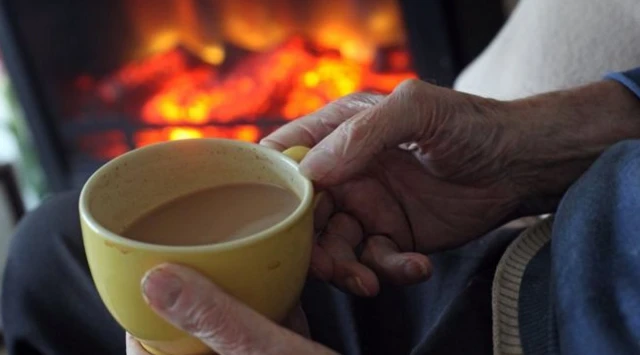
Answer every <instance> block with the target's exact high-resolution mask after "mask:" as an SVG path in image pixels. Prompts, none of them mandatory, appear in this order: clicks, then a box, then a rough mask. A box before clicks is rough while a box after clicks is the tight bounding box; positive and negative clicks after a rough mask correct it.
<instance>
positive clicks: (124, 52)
mask: <svg viewBox="0 0 640 355" xmlns="http://www.w3.org/2000/svg"><path fill="white" fill-rule="evenodd" d="M516 2H517V1H515V0H511V1H509V0H487V1H483V2H478V1H474V0H304V1H303V0H94V1H81V0H66V1H62V2H50V1H48V0H3V1H0V53H1V60H0V62H1V68H2V69H1V70H0V275H1V272H2V269H3V265H4V262H5V260H6V255H7V248H8V245H9V241H10V236H11V235H12V232H13V229H14V228H15V226H16V224H17V222H18V221H19V219H20V218H21V216H22V215H23V214H24V212H25V211H28V210H30V209H32V208H34V207H36V206H38V204H39V203H40V202H41V201H42V200H43V199H46V198H47V196H48V195H50V194H52V193H55V192H59V191H63V190H68V189H77V188H79V187H81V186H82V184H83V183H84V181H85V180H86V179H87V178H88V176H89V175H91V173H92V172H93V171H95V169H97V168H98V167H99V166H101V165H102V164H104V163H105V162H107V161H108V160H110V159H112V158H114V157H116V156H118V155H120V154H123V153H125V152H127V151H129V150H131V149H134V148H137V147H142V146H144V145H147V144H151V143H155V142H159V141H165V140H175V139H185V138H199V137H224V138H231V139H240V140H246V141H254V142H255V141H258V140H259V139H260V138H261V137H263V136H264V135H266V134H268V133H270V132H272V131H273V130H274V129H276V128H278V127H279V126H281V125H282V124H284V123H286V122H287V121H290V120H293V119H296V118H297V117H300V116H301V115H304V114H307V113H310V112H312V111H314V110H316V109H318V108H320V107H321V106H323V105H325V104H326V103H328V102H330V101H332V100H335V99H336V98H338V97H341V96H344V95H347V94H349V93H352V92H357V91H363V90H367V91H377V92H381V93H388V92H390V91H391V90H392V89H393V88H394V87H395V85H397V84H398V83H399V82H401V81H402V80H405V79H407V78H415V77H419V78H422V79H424V80H427V81H430V82H434V83H437V84H439V85H443V86H452V85H453V82H454V79H455V78H456V76H457V75H458V74H459V73H460V71H461V70H462V69H463V68H464V67H465V66H466V65H467V64H468V63H469V62H470V61H471V60H472V59H473V58H475V57H476V56H477V55H478V54H479V53H480V52H481V51H482V50H483V49H484V48H485V46H486V45H487V44H488V43H489V42H490V41H491V39H492V38H493V37H494V35H495V34H496V33H497V32H498V30H499V29H500V28H501V26H502V25H503V24H504V22H505V20H506V18H507V16H508V14H509V13H510V11H511V9H512V8H513V7H514V6H515V4H516ZM0 281H1V279H0ZM0 299H1V294H0ZM0 333H1V315H0Z"/></svg>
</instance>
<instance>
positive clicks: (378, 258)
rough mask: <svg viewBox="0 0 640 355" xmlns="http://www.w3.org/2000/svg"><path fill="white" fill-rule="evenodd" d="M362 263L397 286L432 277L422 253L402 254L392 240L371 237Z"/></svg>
mask: <svg viewBox="0 0 640 355" xmlns="http://www.w3.org/2000/svg"><path fill="white" fill-rule="evenodd" d="M360 261H362V263H363V264H365V265H367V266H368V267H370V268H371V269H372V270H373V271H375V272H376V274H378V275H379V276H381V277H382V278H383V279H385V280H388V281H390V282H392V283H395V284H404V285H406V284H413V283H417V282H420V281H424V280H426V279H428V278H429V277H430V276H431V273H432V266H431V263H430V262H429V259H428V258H427V257H426V256H425V255H423V254H420V253H402V252H400V249H399V248H398V246H397V245H396V243H394V242H393V241H392V240H391V239H389V238H387V237H384V236H381V235H378V236H373V237H369V238H368V239H367V244H366V245H365V248H364V250H363V252H362V256H361V257H360Z"/></svg>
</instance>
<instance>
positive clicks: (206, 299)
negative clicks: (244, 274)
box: [142, 264, 331, 355]
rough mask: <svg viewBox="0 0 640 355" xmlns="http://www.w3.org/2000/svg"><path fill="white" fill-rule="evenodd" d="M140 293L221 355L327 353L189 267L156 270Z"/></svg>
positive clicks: (144, 282)
mask: <svg viewBox="0 0 640 355" xmlns="http://www.w3.org/2000/svg"><path fill="white" fill-rule="evenodd" d="M142 290H143V294H144V296H145V299H146V300H147V303H148V304H149V305H150V306H151V308H152V309H153V310H154V311H155V312H156V313H158V314H159V315H160V316H162V317H163V318H164V319H166V320H167V321H169V322H170V323H172V324H173V325H175V326H176V327H178V328H180V329H182V330H184V331H186V332H187V333H189V334H191V335H193V336H195V337H197V338H199V339H200V340H201V341H202V342H203V343H205V344H206V345H207V346H209V347H210V348H211V349H212V350H214V351H216V352H217V353H219V354H220V355H245V354H266V355H271V354H274V355H275V354H329V353H331V352H330V351H329V350H327V349H326V348H323V347H322V346H320V345H319V344H316V343H313V342H311V341H308V340H306V339H304V338H302V337H301V336H299V335H297V334H295V333H293V332H291V331H289V330H287V329H285V328H282V327H280V326H278V325H276V324H275V323H273V322H271V321H269V320H268V319H266V318H265V317H264V316H262V315H260V314H258V313H256V312H255V311H253V310H252V309H250V308H248V307H247V306H245V305H243V304H241V303H240V302H238V301H236V300H235V299H233V298H232V297H230V296H229V295H227V294H226V293H225V292H223V291H222V290H221V289H220V288H219V287H217V286H215V285H214V284H213V283H211V282H210V281H209V280H207V279H206V278H204V277H203V276H202V275H200V274H198V273H197V272H195V271H193V270H191V269H189V268H186V267H183V266H179V265H171V264H164V265H161V266H158V267H156V268H154V269H152V270H151V271H149V272H148V273H147V274H146V275H145V277H144V279H143V281H142Z"/></svg>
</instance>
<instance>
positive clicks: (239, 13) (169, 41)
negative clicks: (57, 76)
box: [75, 0, 415, 159]
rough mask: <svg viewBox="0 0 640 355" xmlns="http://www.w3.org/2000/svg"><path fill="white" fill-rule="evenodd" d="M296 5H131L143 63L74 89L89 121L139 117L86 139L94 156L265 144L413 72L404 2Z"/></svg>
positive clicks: (317, 0) (256, 1) (141, 1)
mask: <svg viewBox="0 0 640 355" xmlns="http://www.w3.org/2000/svg"><path fill="white" fill-rule="evenodd" d="M287 1H288V0H287ZM287 1H285V2H281V1H275V0H274V1H270V0H251V1H220V2H195V1H181V0H174V1H169V2H166V3H165V2H163V4H164V5H163V6H149V2H147V1H145V0H130V1H128V2H127V11H129V12H130V15H131V16H130V20H131V25H132V28H135V37H136V38H139V39H140V45H139V46H138V47H137V48H136V50H135V52H132V53H130V54H131V55H132V56H135V57H137V58H142V59H141V60H138V61H133V62H129V63H127V64H126V65H124V66H122V67H121V68H119V69H118V70H116V71H115V72H113V73H111V74H110V75H107V76H104V77H101V78H96V77H94V76H91V75H81V76H79V77H78V78H76V81H75V86H76V88H77V90H78V92H79V93H81V94H82V95H83V97H86V98H87V100H86V103H85V106H82V107H81V108H80V110H83V109H84V108H85V107H86V110H87V111H86V114H87V115H88V116H91V114H92V113H93V112H95V111H98V113H102V111H105V112H108V113H110V114H113V115H112V116H110V117H120V116H121V115H123V114H124V115H125V117H127V116H128V117H136V118H137V119H136V120H135V121H134V122H131V126H132V127H133V128H134V129H133V130H131V131H127V132H128V133H127V135H125V134H124V133H122V132H119V133H114V132H102V135H104V137H102V136H100V134H98V136H100V137H98V136H96V137H93V138H91V139H85V140H83V142H82V144H84V145H85V146H88V147H89V146H90V148H91V149H93V150H94V151H95V150H100V146H106V145H109V147H105V148H104V149H102V150H100V152H98V153H96V154H94V155H95V156H97V157H100V158H104V159H106V158H112V157H114V156H116V155H118V154H121V153H123V152H124V151H126V150H127V149H128V145H129V144H132V143H133V145H135V146H136V147H140V146H144V145H147V144H151V143H155V142H159V141H166V140H178V139H189V138H205V137H223V138H230V139H238V140H244V141H251V142H256V141H258V140H259V139H260V138H261V137H263V136H264V135H266V134H268V133H269V132H270V131H272V130H273V129H275V128H276V127H277V126H278V125H280V124H282V123H283V122H284V121H288V120H293V119H295V118H297V117H300V116H303V115H306V114H309V113H311V112H313V111H315V110H317V109H319V108H320V107H322V106H324V105H326V104H327V103H329V102H331V101H333V100H336V99H338V98H340V97H342V96H344V95H348V94H350V93H353V92H357V91H367V90H370V91H377V92H381V93H389V92H391V91H392V90H393V89H394V88H395V86H397V85H398V84H399V83H400V82H401V81H403V80H405V79H409V78H414V77H415V74H414V73H413V71H412V70H411V58H410V56H409V54H408V52H407V51H406V50H405V48H404V46H403V44H404V42H405V38H404V34H403V31H402V28H403V26H402V18H401V15H400V10H399V8H398V3H397V1H395V0H371V1H367V2H366V6H364V3H360V2H350V1H346V2H345V1H342V0H309V1H307V2H305V6H303V7H300V6H288V5H286V4H288V2H287ZM275 8H278V11H274V9H275ZM207 11H210V12H211V13H214V14H215V15H216V17H215V18H216V21H211V17H210V16H204V14H206V13H207ZM129 148H130V147H129Z"/></svg>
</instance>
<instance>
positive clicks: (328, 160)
mask: <svg viewBox="0 0 640 355" xmlns="http://www.w3.org/2000/svg"><path fill="white" fill-rule="evenodd" d="M335 167H336V157H335V155H334V154H332V153H331V152H329V151H327V150H324V149H322V148H315V149H314V150H312V151H311V153H309V155H308V156H307V157H306V158H305V159H304V160H303V162H302V164H301V165H300V172H301V173H302V174H303V175H305V176H306V177H308V178H309V179H311V180H313V181H319V180H321V179H322V178H323V177H325V176H327V175H328V174H329V172H331V170H333V169H334V168H335Z"/></svg>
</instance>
